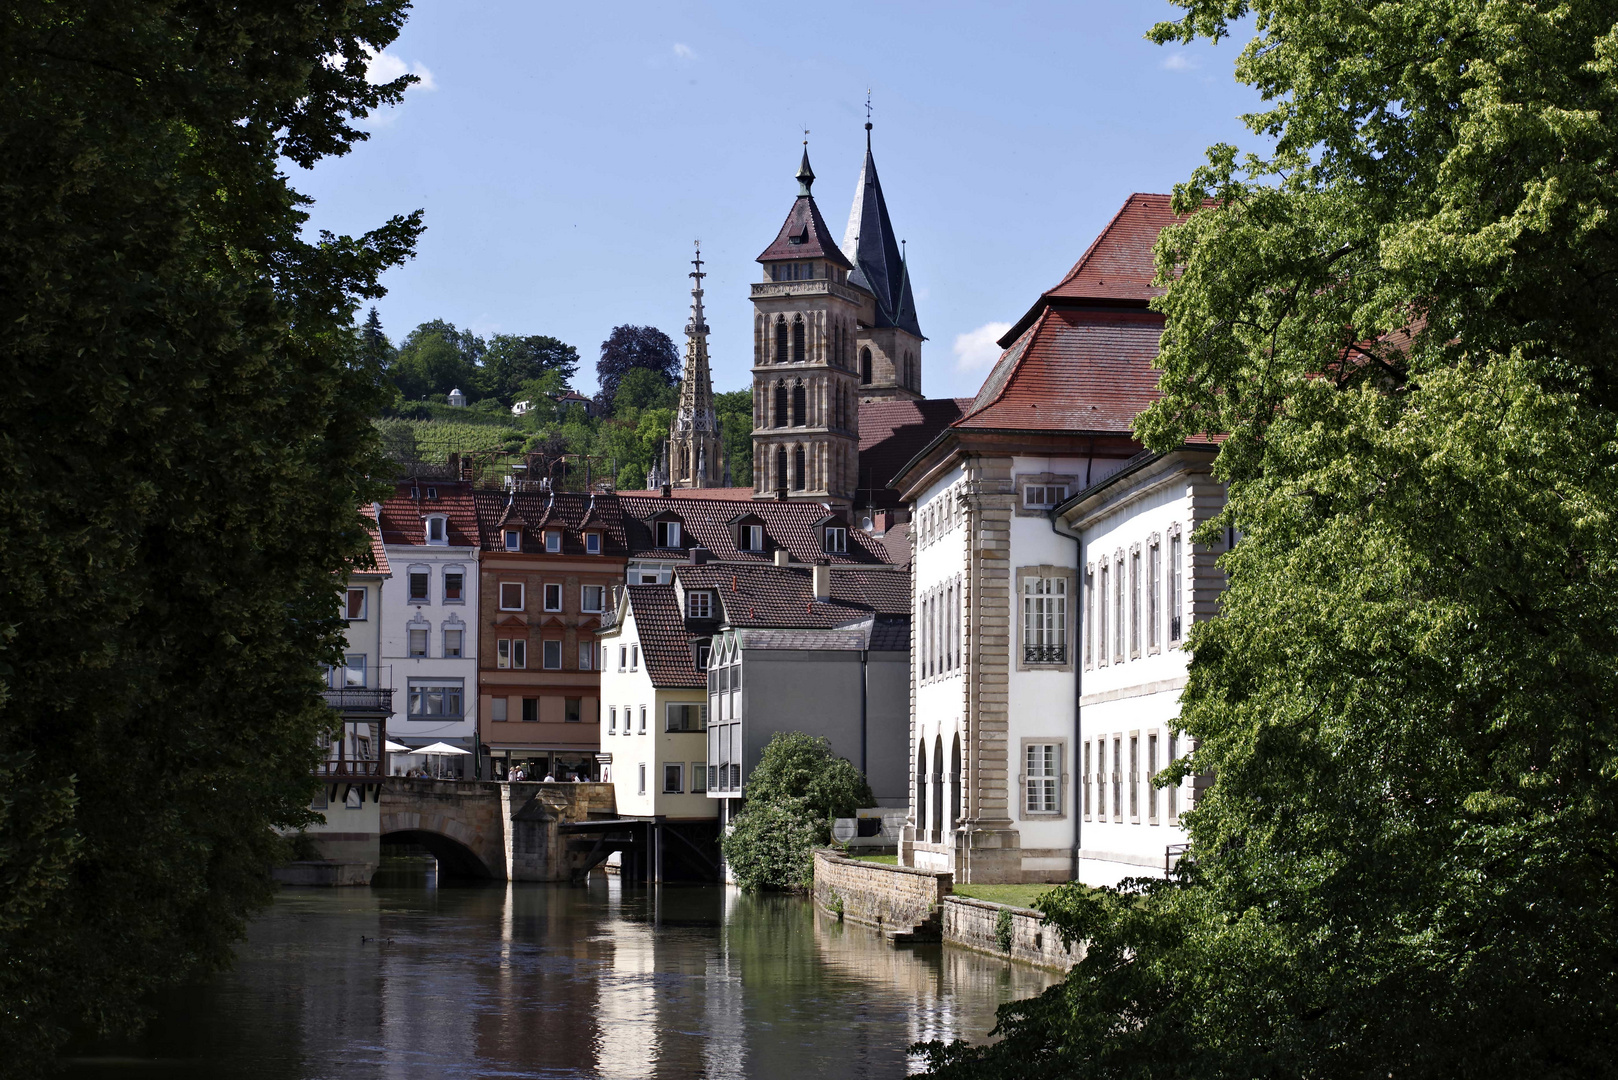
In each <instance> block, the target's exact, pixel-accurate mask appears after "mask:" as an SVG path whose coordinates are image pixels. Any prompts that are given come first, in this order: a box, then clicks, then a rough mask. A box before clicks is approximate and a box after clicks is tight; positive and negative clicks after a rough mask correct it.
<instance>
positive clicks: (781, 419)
mask: <svg viewBox="0 0 1618 1080" xmlns="http://www.w3.org/2000/svg"><path fill="white" fill-rule="evenodd" d="M775 426H776V427H786V426H787V384H786V383H784V382H782V381H781V380H779V379H777V380H776V382H775Z"/></svg>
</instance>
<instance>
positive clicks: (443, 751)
mask: <svg viewBox="0 0 1618 1080" xmlns="http://www.w3.org/2000/svg"><path fill="white" fill-rule="evenodd" d="M415 752H416V753H418V754H433V755H435V756H438V757H445V756H447V755H450V754H459V755H461V756H463V757H469V756H471V753H472V752H471V751H470V750H462V749H461V748H460V747H459V746H451V745H450V744H449V743H447V742H435V743H432V744H430V745H427V746H420V747H417V748H416V751H415ZM433 771H434V773H437V772H438V771H439V769H438V766H436V765H435V766H434V767H433Z"/></svg>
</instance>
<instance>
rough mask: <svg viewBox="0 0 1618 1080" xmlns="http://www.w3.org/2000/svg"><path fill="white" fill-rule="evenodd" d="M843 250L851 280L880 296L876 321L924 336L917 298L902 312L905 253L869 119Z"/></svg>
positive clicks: (844, 234) (877, 323)
mask: <svg viewBox="0 0 1618 1080" xmlns="http://www.w3.org/2000/svg"><path fill="white" fill-rule="evenodd" d="M843 254H845V255H847V256H848V257H849V259H851V260H852V261H853V263H854V270H853V271H852V272H851V273H850V274H849V275H848V283H849V284H850V285H856V286H858V287H859V288H862V289H864V290H865V291H866V292H868V293H870V294H871V295H872V296H874V297H876V325H877V326H897V327H899V328H900V329H901V330H905V331H907V332H909V333H912V334H914V335H916V336H917V337H923V334H922V332H921V327H920V326H919V325H917V322H916V312H915V301H914V300H912V301H911V305H910V311H909V314H908V318H907V317H905V316H904V315H903V314H902V309H903V306H904V305H903V293H904V288H905V278H906V273H905V266H904V256H903V255H901V254H900V252H899V241H898V240H897V239H896V238H895V237H894V234H893V222H892V221H890V220H889V219H888V202H887V200H886V199H885V198H883V197H882V181H881V180H880V179H878V177H877V175H876V158H875V156H874V155H872V153H871V122H870V120H866V122H865V164H864V166H863V167H861V169H860V178H859V181H858V183H857V185H856V186H855V188H854V208H853V209H852V210H851V211H849V215H848V229H847V230H846V231H845V232H844V233H843Z"/></svg>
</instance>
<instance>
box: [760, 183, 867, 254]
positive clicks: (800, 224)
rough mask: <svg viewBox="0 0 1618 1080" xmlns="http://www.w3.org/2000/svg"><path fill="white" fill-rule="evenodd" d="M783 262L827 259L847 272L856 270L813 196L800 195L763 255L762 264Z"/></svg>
mask: <svg viewBox="0 0 1618 1080" xmlns="http://www.w3.org/2000/svg"><path fill="white" fill-rule="evenodd" d="M782 259H826V260H828V261H830V262H834V263H836V264H837V265H838V266H841V267H843V268H844V269H852V268H853V266H854V264H853V263H851V262H849V261H848V256H846V255H844V254H843V252H842V249H841V248H839V247H838V246H837V244H836V242H835V241H833V240H832V233H831V229H829V228H827V226H826V219H825V218H823V217H821V216H820V207H818V206H816V205H815V200H814V197H813V196H812V195H799V196H798V199H797V201H796V202H794V203H793V204H792V210H791V212H789V213H788V214H787V219H786V221H785V222H784V223H783V224H782V225H781V231H780V232H779V233H778V234H776V237H775V240H774V241H773V242H772V243H771V244H770V246H769V247H767V248H765V249H764V252H763V254H761V255H759V257H758V259H757V260H756V261H758V262H777V261H780V260H782Z"/></svg>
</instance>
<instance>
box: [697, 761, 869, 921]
mask: <svg viewBox="0 0 1618 1080" xmlns="http://www.w3.org/2000/svg"><path fill="white" fill-rule="evenodd" d="M875 801H876V798H875V796H873V795H872V794H871V785H870V784H868V783H866V780H865V776H864V775H863V774H862V773H861V772H860V771H859V770H858V769H856V768H855V767H854V766H853V765H851V764H850V763H849V762H848V761H847V760H845V759H844V758H840V757H837V756H835V755H834V754H833V753H832V752H831V744H830V743H828V742H827V741H826V740H825V739H823V738H817V737H815V736H813V735H806V734H804V733H803V732H801V731H784V732H778V733H777V734H776V735H775V737H774V738H772V739H771V740H770V742H769V745H768V746H766V747H765V748H764V754H763V756H762V757H761V758H760V760H759V763H758V767H757V768H756V769H754V770H753V772H752V774H751V775H750V776H748V778H747V805H746V806H744V807H743V808H742V812H741V813H740V814H739V815H737V818H736V823H735V826H734V827H733V828H732V830H731V832H730V833H729V834H728V835H727V836H726V837H725V838H724V840H723V841H722V845H723V850H724V853H725V861H726V862H728V863H729V864H730V868H731V872H732V873H734V874H735V875H736V882H737V884H739V885H740V886H741V887H742V888H744V889H746V890H748V891H749V892H753V891H757V890H760V889H805V888H808V887H809V884H810V879H811V878H812V877H813V874H814V850H815V848H816V847H820V846H823V845H825V844H828V843H830V842H831V823H832V819H833V818H839V817H853V816H854V811H855V810H857V809H859V808H860V807H862V806H870V805H872V804H873V803H874V802H875Z"/></svg>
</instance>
